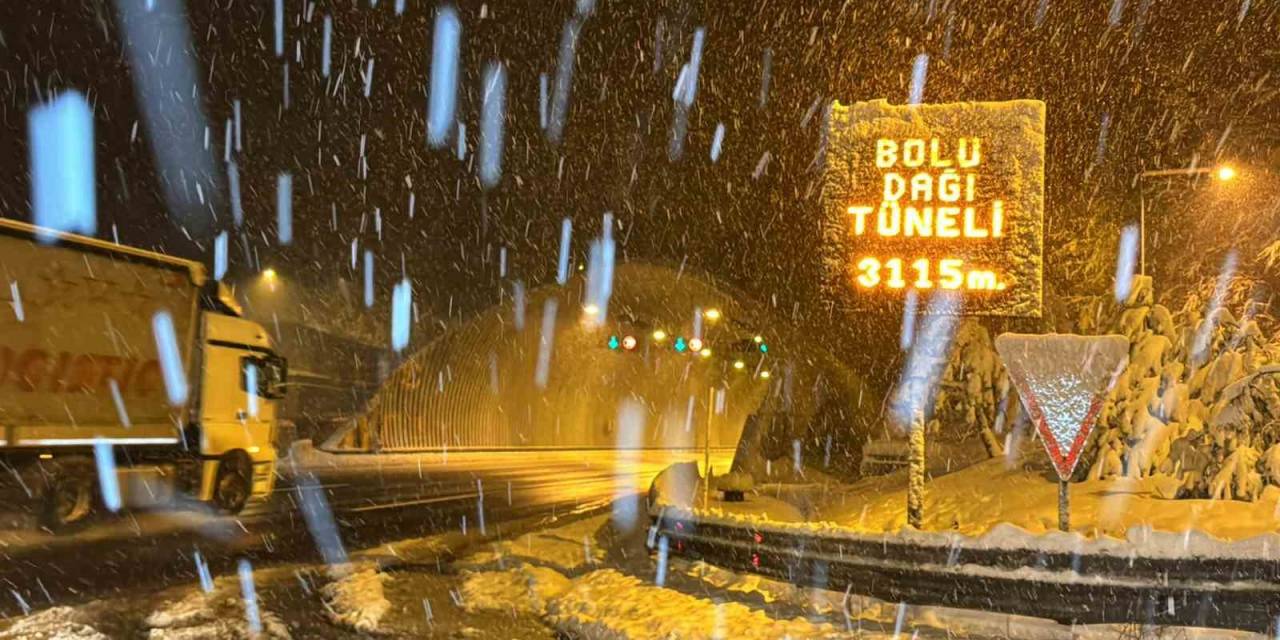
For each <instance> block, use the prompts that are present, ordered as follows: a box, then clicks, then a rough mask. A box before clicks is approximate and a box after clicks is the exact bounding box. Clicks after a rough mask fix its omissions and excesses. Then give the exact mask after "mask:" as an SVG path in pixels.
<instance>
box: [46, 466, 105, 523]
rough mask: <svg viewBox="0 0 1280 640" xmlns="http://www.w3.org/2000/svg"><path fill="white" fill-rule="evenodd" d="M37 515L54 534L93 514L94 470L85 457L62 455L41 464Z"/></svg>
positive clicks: (81, 521)
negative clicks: (60, 457) (57, 458)
mask: <svg viewBox="0 0 1280 640" xmlns="http://www.w3.org/2000/svg"><path fill="white" fill-rule="evenodd" d="M39 473H40V478H41V487H40V494H39V502H38V505H37V514H36V515H37V518H38V519H39V523H40V526H41V527H44V528H46V529H48V530H50V531H53V532H55V533H57V532H65V531H68V530H70V529H72V528H74V527H75V526H77V525H79V524H82V523H83V522H84V521H85V520H87V519H88V518H89V516H90V514H92V513H93V504H94V491H95V490H96V486H97V483H96V482H95V478H94V475H95V474H96V473H97V470H96V469H95V468H94V466H93V463H92V462H90V461H89V460H88V458H80V457H73V458H63V459H60V460H53V461H52V462H46V463H41V464H40V469H39Z"/></svg>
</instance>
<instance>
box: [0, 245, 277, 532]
mask: <svg viewBox="0 0 1280 640" xmlns="http://www.w3.org/2000/svg"><path fill="white" fill-rule="evenodd" d="M0 301H4V302H5V303H6V304H0V506H3V507H5V508H6V510H11V511H18V512H21V513H23V514H26V515H27V516H34V519H35V521H36V522H37V523H38V524H39V526H41V527H44V528H47V529H50V530H54V531H57V530H65V529H67V528H70V527H73V526H75V525H77V524H79V523H82V522H84V521H85V520H87V519H88V518H89V517H90V516H91V515H92V514H93V512H94V511H95V510H96V509H98V508H99V507H101V506H104V505H105V506H108V507H111V508H113V509H114V508H119V507H120V506H122V505H123V506H141V505H155V504H157V503H159V504H175V503H187V504H190V505H191V506H195V505H196V504H198V503H207V504H210V505H212V506H213V507H214V508H216V509H217V510H219V511H221V512H224V513H238V512H239V511H240V510H242V509H243V508H244V506H245V504H246V502H248V501H249V500H250V499H256V498H264V497H266V496H269V495H270V494H271V491H272V488H273V485H274V480H275V463H276V450H275V445H274V440H275V433H276V426H277V425H276V402H277V401H278V400H279V399H280V398H282V397H283V394H284V389H285V379H286V376H287V363H286V362H285V360H284V358H282V357H280V356H279V355H278V354H277V353H276V351H275V350H274V348H273V347H272V341H271V338H270V336H269V335H268V334H267V332H266V330H265V329H264V328H263V327H262V326H260V325H258V324H256V323H254V322H251V321H249V320H246V319H244V318H242V317H241V315H242V313H241V309H240V307H239V305H238V304H237V303H236V301H235V299H234V297H233V296H232V295H231V294H230V291H229V289H228V288H227V287H226V286H225V285H224V284H223V283H221V282H218V281H216V280H213V279H211V278H209V277H208V275H207V273H206V271H205V269H204V267H203V265H201V264H199V263H197V262H192V261H189V260H182V259H178V258H174V257H171V256H167V255H163V254H160V253H155V252H152V251H145V250H142V249H137V248H133V247H127V246H123V245H120V244H116V243H112V242H106V241H103V240H98V239H95V238H89V237H84V236H79V235H74V234H69V233H61V232H57V231H53V230H49V229H43V228H39V227H35V226H32V225H29V224H26V223H22V222H18V221H14V220H6V219H0ZM15 507H16V509H15Z"/></svg>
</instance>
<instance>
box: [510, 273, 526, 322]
mask: <svg viewBox="0 0 1280 640" xmlns="http://www.w3.org/2000/svg"><path fill="white" fill-rule="evenodd" d="M511 306H512V308H513V310H514V316H515V317H514V318H512V320H513V321H514V322H515V326H516V331H522V330H523V329H524V307H525V292H524V281H523V280H516V281H515V282H514V283H512V285H511Z"/></svg>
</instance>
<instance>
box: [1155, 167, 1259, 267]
mask: <svg viewBox="0 0 1280 640" xmlns="http://www.w3.org/2000/svg"><path fill="white" fill-rule="evenodd" d="M1205 174H1209V175H1212V176H1213V178H1214V179H1215V180H1218V181H1219V182H1227V181H1230V180H1232V179H1234V178H1235V177H1236V175H1237V174H1236V170H1235V169H1234V168H1233V167H1231V166H1230V165H1225V164H1224V165H1218V166H1216V167H1185V168H1182V169H1151V170H1148V171H1141V172H1139V173H1138V175H1136V176H1134V181H1135V182H1137V183H1138V273H1140V274H1141V275H1144V276H1145V275H1147V196H1146V190H1145V189H1143V183H1142V181H1143V180H1144V179H1146V178H1160V177H1173V176H1199V175H1205Z"/></svg>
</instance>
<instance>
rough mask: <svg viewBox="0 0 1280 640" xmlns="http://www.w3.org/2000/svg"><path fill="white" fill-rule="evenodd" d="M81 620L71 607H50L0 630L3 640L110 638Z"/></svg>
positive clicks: (99, 639)
mask: <svg viewBox="0 0 1280 640" xmlns="http://www.w3.org/2000/svg"><path fill="white" fill-rule="evenodd" d="M87 622H88V621H86V620H82V619H81V615H80V612H79V611H77V610H75V609H73V608H71V607H50V608H48V609H45V610H43V611H38V612H36V613H33V614H31V615H29V616H26V617H24V618H22V619H20V620H18V621H17V622H15V623H14V624H13V626H12V627H9V628H8V629H6V630H4V631H0V638H3V639H4V640H110V639H109V638H108V636H106V635H104V634H103V633H101V632H99V631H98V630H97V629H94V628H93V627H92V626H90V625H89V624H87Z"/></svg>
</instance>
